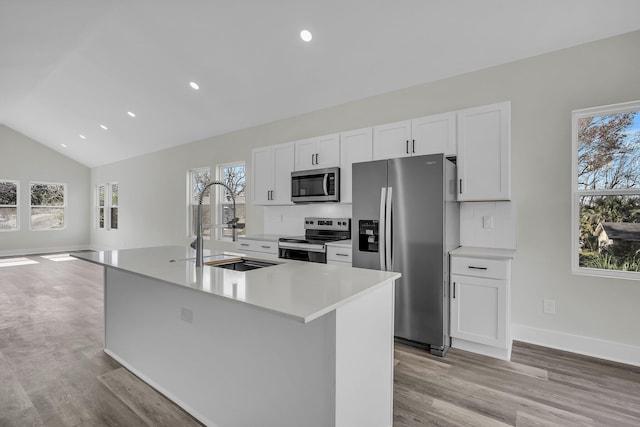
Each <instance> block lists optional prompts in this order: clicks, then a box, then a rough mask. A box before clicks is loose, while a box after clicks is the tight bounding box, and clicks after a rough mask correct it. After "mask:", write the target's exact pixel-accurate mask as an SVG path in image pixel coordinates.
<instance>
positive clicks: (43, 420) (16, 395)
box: [0, 256, 640, 427]
mask: <svg viewBox="0 0 640 427" xmlns="http://www.w3.org/2000/svg"><path fill="white" fill-rule="evenodd" d="M26 258H28V259H30V260H35V261H37V262H38V264H33V265H20V266H13V267H0V426H2V427H4V426H20V427H22V426H46V427H50V426H53V427H56V426H127V427H128V426H199V425H200V424H199V423H198V422H197V421H196V420H195V419H193V418H192V417H190V416H189V415H188V414H186V413H185V412H184V411H182V410H181V409H180V408H179V407H177V406H176V405H174V404H173V403H171V402H170V401H168V400H167V399H165V398H164V397H163V396H162V395H160V394H159V393H157V392H155V390H153V389H152V388H150V387H149V386H147V385H146V384H145V383H144V382H142V381H140V380H139V379H138V378H137V377H135V376H134V375H132V374H131V373H129V372H128V371H127V370H126V369H124V368H122V367H121V366H120V365H119V364H118V363H117V362H115V361H114V360H113V359H111V358H110V357H109V356H107V355H105V354H104V353H103V352H102V342H103V325H102V268H101V267H99V266H96V265H93V264H89V263H86V262H83V261H58V262H56V261H51V260H48V259H46V258H42V257H39V256H29V257H26ZM3 261H6V259H2V258H0V265H2V262H3ZM394 390H395V393H394V426H425V425H436V426H465V425H467V426H485V425H486V426H499V425H509V426H514V425H518V426H551V425H557V426H572V425H597V426H626V425H628V426H640V368H636V367H630V366H626V365H621V364H616V363H611V362H606V361H602V360H596V359H592V358H587V357H583V356H577V355H573V354H569V353H564V352H560V351H555V350H550V349H546V348H542V347H537V346H533V345H528V344H524V343H518V342H516V343H515V345H514V350H513V360H512V362H503V361H499V360H495V359H491V358H487V357H482V356H478V355H475V354H472V353H467V352H464V351H461V350H456V349H452V350H451V351H450V352H449V353H448V354H447V356H446V357H444V358H439V357H435V356H431V355H429V354H428V353H425V352H424V351H422V350H418V349H414V348H411V347H407V346H404V345H401V344H397V345H396V366H395V389H394ZM257 427H259V426H257ZM301 427H303V426H301Z"/></svg>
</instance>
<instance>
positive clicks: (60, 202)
mask: <svg viewBox="0 0 640 427" xmlns="http://www.w3.org/2000/svg"><path fill="white" fill-rule="evenodd" d="M65 190H66V184H52V183H32V184H31V229H32V230H61V229H63V228H64V217H65V208H66V204H65V192H66V191H65Z"/></svg>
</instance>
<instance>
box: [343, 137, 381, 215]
mask: <svg viewBox="0 0 640 427" xmlns="http://www.w3.org/2000/svg"><path fill="white" fill-rule="evenodd" d="M369 160H373V128H364V129H358V130H352V131H350V132H343V133H341V134H340V202H342V203H351V202H352V189H351V183H352V182H353V181H352V174H351V165H353V164H354V163H358V162H366V161H369Z"/></svg>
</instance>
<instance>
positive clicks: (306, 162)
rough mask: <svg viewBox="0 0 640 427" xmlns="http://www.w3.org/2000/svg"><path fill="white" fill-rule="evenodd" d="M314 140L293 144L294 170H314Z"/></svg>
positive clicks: (315, 152)
mask: <svg viewBox="0 0 640 427" xmlns="http://www.w3.org/2000/svg"><path fill="white" fill-rule="evenodd" d="M316 154H317V151H316V140H315V138H309V139H303V140H301V141H296V142H295V170H297V171H304V170H309V169H315V156H316Z"/></svg>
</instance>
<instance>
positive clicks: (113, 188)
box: [96, 183, 118, 230]
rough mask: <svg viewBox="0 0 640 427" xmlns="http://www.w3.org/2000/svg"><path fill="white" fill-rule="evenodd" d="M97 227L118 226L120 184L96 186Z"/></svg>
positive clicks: (113, 227)
mask: <svg viewBox="0 0 640 427" xmlns="http://www.w3.org/2000/svg"><path fill="white" fill-rule="evenodd" d="M96 227H97V228H98V229H102V230H116V229H117V228H118V184H116V183H111V184H109V183H107V184H100V185H98V186H97V187H96Z"/></svg>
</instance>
